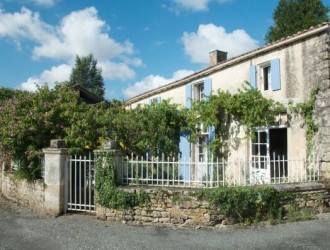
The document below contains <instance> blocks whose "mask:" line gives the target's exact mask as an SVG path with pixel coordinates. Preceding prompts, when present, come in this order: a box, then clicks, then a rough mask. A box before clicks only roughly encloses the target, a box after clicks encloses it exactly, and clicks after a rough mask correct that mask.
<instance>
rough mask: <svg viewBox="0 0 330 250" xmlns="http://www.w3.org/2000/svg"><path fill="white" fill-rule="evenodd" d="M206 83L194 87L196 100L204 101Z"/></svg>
mask: <svg viewBox="0 0 330 250" xmlns="http://www.w3.org/2000/svg"><path fill="white" fill-rule="evenodd" d="M204 96H205V94H204V83H200V84H196V85H195V87H194V99H195V100H196V101H201V100H203V99H204Z"/></svg>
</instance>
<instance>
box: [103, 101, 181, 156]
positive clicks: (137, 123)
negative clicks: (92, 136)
mask: <svg viewBox="0 0 330 250" xmlns="http://www.w3.org/2000/svg"><path fill="white" fill-rule="evenodd" d="M112 112H113V113H112V126H111V132H110V137H111V138H112V139H115V140H116V141H118V142H120V143H121V145H122V147H123V149H124V150H125V152H126V153H127V154H129V153H134V154H137V155H141V156H144V155H145V154H146V153H149V155H152V156H154V157H157V156H159V157H161V156H162V154H164V155H165V156H174V155H175V156H176V155H178V154H179V152H180V151H179V142H180V130H181V128H182V126H183V124H184V112H183V110H182V109H180V108H179V106H178V105H176V104H171V103H169V101H166V100H163V101H162V102H161V103H157V102H153V103H152V104H151V105H144V106H142V105H141V106H138V107H137V108H135V109H122V108H120V107H117V109H112Z"/></svg>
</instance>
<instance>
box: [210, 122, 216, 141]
mask: <svg viewBox="0 0 330 250" xmlns="http://www.w3.org/2000/svg"><path fill="white" fill-rule="evenodd" d="M208 134H209V135H208V142H211V141H213V139H214V137H215V127H214V126H213V125H212V126H209V127H208Z"/></svg>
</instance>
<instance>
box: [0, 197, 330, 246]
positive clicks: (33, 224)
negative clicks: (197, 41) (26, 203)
mask: <svg viewBox="0 0 330 250" xmlns="http://www.w3.org/2000/svg"><path fill="white" fill-rule="evenodd" d="M0 249H33V250H38V249H47V250H52V249H56V250H58V249H166V250H169V249H330V214H323V215H322V216H320V218H319V219H317V220H313V221H306V222H298V223H291V224H282V225H276V226H265V227H261V228H249V229H236V230H233V229H231V230H228V229H227V230H219V229H218V230H210V229H207V230H206V229H199V230H193V229H170V228H159V227H143V226H128V225H123V224H117V223H110V222H104V221H99V220H96V219H95V216H92V215H82V214H67V215H64V216H60V217H58V218H49V217H38V216H37V215H36V214H34V213H32V212H30V211H29V210H27V209H26V208H23V207H20V206H18V205H17V204H15V203H12V202H8V201H7V200H5V199H3V197H1V196H0Z"/></svg>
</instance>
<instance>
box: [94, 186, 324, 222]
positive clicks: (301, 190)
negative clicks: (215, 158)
mask: <svg viewBox="0 0 330 250" xmlns="http://www.w3.org/2000/svg"><path fill="white" fill-rule="evenodd" d="M311 185H312V186H299V185H285V186H282V187H280V189H281V190H283V191H289V190H290V191H292V192H295V194H299V195H297V198H296V200H295V204H296V206H297V207H299V208H303V207H308V208H311V209H313V210H315V212H316V213H322V212H328V211H329V207H330V194H329V191H328V190H327V189H325V188H323V187H322V185H321V184H311ZM124 191H126V192H136V191H138V190H135V189H133V188H131V189H125V190H124ZM145 191H146V192H147V193H148V194H149V195H150V197H151V204H150V205H149V206H145V207H134V208H133V209H125V210H120V209H109V208H104V207H100V206H97V208H96V216H97V217H98V218H99V219H102V220H109V221H117V222H121V223H125V224H126V223H127V224H135V225H162V226H182V227H200V226H202V227H204V226H216V227H222V226H225V225H227V224H231V223H232V222H230V221H228V220H227V219H226V218H225V217H224V216H223V215H221V214H220V213H219V212H218V211H217V210H216V209H212V208H211V207H210V206H209V204H208V203H207V202H205V201H198V200H197V198H196V197H195V196H194V193H195V191H193V190H184V191H177V190H171V189H147V190H145Z"/></svg>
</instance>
